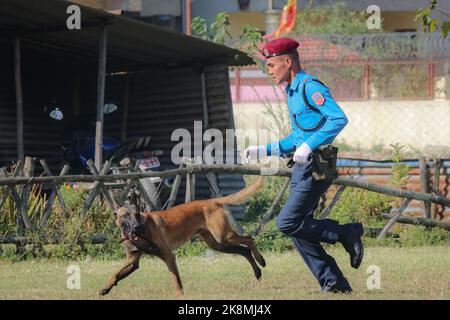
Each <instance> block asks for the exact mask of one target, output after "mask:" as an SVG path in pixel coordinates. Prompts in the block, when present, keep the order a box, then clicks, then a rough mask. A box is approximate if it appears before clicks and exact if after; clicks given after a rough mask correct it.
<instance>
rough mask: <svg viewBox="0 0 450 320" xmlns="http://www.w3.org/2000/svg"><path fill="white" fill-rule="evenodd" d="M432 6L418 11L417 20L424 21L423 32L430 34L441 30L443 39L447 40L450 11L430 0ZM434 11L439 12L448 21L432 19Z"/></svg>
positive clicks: (449, 27) (449, 26)
mask: <svg viewBox="0 0 450 320" xmlns="http://www.w3.org/2000/svg"><path fill="white" fill-rule="evenodd" d="M429 2H430V5H429V6H428V8H418V9H417V10H416V18H415V20H416V21H417V20H421V21H422V27H423V31H424V32H427V33H430V32H434V31H436V30H438V29H440V30H441V35H442V37H443V38H447V35H448V32H449V30H450V21H449V18H450V11H445V10H443V9H441V8H439V6H438V2H437V0H429ZM433 11H439V12H440V13H441V14H442V15H444V16H446V17H447V21H440V19H438V18H432V17H431V13H432V12H433Z"/></svg>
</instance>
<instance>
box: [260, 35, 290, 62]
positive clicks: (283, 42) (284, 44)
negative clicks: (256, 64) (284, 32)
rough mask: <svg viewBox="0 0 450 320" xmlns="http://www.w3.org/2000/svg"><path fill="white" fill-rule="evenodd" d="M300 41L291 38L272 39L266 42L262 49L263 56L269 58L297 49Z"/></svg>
mask: <svg viewBox="0 0 450 320" xmlns="http://www.w3.org/2000/svg"><path fill="white" fill-rule="evenodd" d="M297 47H298V42H297V41H295V40H294V39H291V38H278V39H274V40H271V41H269V42H267V43H266V44H265V46H264V47H263V50H262V54H263V56H264V57H265V58H266V59H267V58H271V57H275V56H281V55H282V54H286V53H289V52H291V51H294V50H296V49H297Z"/></svg>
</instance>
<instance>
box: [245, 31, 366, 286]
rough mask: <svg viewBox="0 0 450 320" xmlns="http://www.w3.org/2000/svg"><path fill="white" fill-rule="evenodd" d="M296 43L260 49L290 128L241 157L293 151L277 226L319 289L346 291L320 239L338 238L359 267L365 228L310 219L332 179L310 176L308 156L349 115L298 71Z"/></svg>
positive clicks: (313, 79) (313, 80) (287, 40)
mask: <svg viewBox="0 0 450 320" xmlns="http://www.w3.org/2000/svg"><path fill="white" fill-rule="evenodd" d="M298 46H299V43H298V42H297V41H295V40H293V39H290V38H278V39H275V40H272V41H270V42H268V43H267V44H266V45H265V46H264V48H263V51H262V53H263V55H264V57H265V59H266V65H267V70H268V73H269V75H270V76H271V77H272V78H273V81H274V82H275V84H277V85H278V84H281V83H283V82H287V87H286V93H287V97H288V98H287V99H288V101H287V102H288V108H289V113H290V120H291V126H292V132H291V133H290V134H289V135H288V136H286V137H284V138H283V139H281V140H279V141H275V142H272V143H269V144H267V145H260V146H250V147H248V148H247V149H246V150H245V156H246V157H247V158H248V159H256V158H257V156H258V154H260V155H261V154H267V155H277V156H282V157H286V156H288V155H291V154H292V152H293V153H294V154H293V160H294V161H295V165H294V167H293V172H292V176H291V184H290V191H289V197H288V199H287V202H286V204H285V206H284V207H283V209H282V210H281V211H280V214H279V215H278V218H277V227H278V228H279V229H280V231H281V232H283V233H284V234H286V235H288V236H291V237H292V239H293V242H294V245H295V247H296V248H297V250H298V251H299V253H300V255H301V256H302V257H303V259H304V261H305V263H306V264H307V265H308V267H309V269H310V270H311V272H312V273H313V275H314V276H315V277H316V279H317V280H318V281H319V284H320V286H321V287H322V291H324V292H334V293H349V292H351V291H352V289H351V287H350V284H349V283H348V281H347V279H346V278H345V277H344V275H343V274H342V272H341V270H340V269H339V267H338V266H337V264H336V261H335V260H334V259H333V257H331V256H330V255H328V254H327V253H326V252H325V250H324V249H323V247H322V245H321V244H320V243H321V242H325V243H331V244H335V243H336V242H340V243H342V245H343V246H344V248H345V250H346V251H347V252H348V253H349V254H350V263H351V266H352V267H354V268H358V267H359V265H360V264H361V261H362V258H363V244H362V241H361V236H362V234H363V227H362V225H361V224H360V223H348V224H344V225H340V224H339V223H338V222H337V221H335V220H331V219H322V220H317V219H315V218H314V216H313V213H314V211H315V209H316V208H317V205H318V202H319V199H320V197H321V195H322V194H323V193H324V192H325V191H326V190H327V189H328V187H329V186H330V184H331V181H330V180H326V179H325V180H316V179H315V178H314V177H313V175H312V168H313V163H312V159H311V155H312V153H313V152H316V151H317V150H318V148H319V147H320V146H322V145H326V144H330V143H331V142H332V141H333V140H334V138H335V137H336V136H337V135H338V133H339V132H340V131H341V130H342V129H343V128H344V127H345V125H346V124H347V123H348V120H347V117H346V116H345V114H344V112H343V111H342V109H341V108H340V107H339V106H338V104H337V103H336V101H334V99H333V98H332V96H331V94H330V91H329V89H328V88H327V87H326V86H325V85H324V84H323V83H322V82H320V81H319V80H318V79H317V78H316V77H314V76H312V75H310V74H307V73H306V72H305V71H304V70H302V68H301V65H300V61H299V56H298V52H297V47H298Z"/></svg>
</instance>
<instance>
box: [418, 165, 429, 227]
mask: <svg viewBox="0 0 450 320" xmlns="http://www.w3.org/2000/svg"><path fill="white" fill-rule="evenodd" d="M419 170H420V191H421V192H423V193H430V170H429V166H428V164H427V161H426V159H425V157H420V158H419ZM424 217H425V218H427V219H431V202H430V201H424Z"/></svg>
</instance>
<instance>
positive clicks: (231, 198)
mask: <svg viewBox="0 0 450 320" xmlns="http://www.w3.org/2000/svg"><path fill="white" fill-rule="evenodd" d="M263 184H264V177H263V176H260V177H259V178H258V180H257V181H256V182H255V183H254V184H252V185H250V186H248V187H247V188H244V189H242V190H241V191H239V192H236V193H233V194H230V195H228V196H226V197H222V198H215V199H211V201H214V202H215V203H216V204H218V205H221V206H223V205H225V204H241V203H242V202H244V201H245V200H246V199H247V198H248V197H250V196H251V195H252V194H254V193H255V192H257V191H259V190H260V189H261V188H262V187H263Z"/></svg>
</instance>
